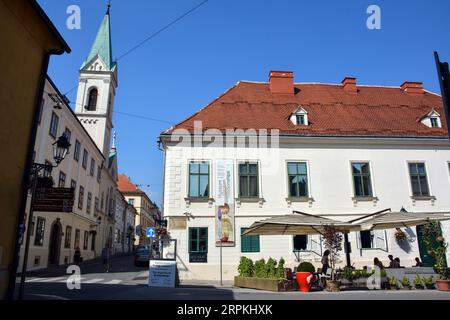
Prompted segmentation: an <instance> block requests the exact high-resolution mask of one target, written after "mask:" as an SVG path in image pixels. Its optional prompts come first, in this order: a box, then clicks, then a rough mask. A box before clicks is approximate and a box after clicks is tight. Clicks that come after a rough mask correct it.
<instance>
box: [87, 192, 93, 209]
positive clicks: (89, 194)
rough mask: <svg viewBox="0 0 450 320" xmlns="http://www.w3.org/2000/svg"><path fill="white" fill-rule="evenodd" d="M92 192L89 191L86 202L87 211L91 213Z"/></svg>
mask: <svg viewBox="0 0 450 320" xmlns="http://www.w3.org/2000/svg"><path fill="white" fill-rule="evenodd" d="M91 203H92V193H90V192H88V194H87V202H86V213H87V214H91Z"/></svg>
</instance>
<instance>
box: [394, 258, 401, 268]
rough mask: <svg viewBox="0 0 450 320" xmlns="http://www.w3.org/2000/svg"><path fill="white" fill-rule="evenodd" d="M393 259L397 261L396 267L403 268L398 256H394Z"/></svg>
mask: <svg viewBox="0 0 450 320" xmlns="http://www.w3.org/2000/svg"><path fill="white" fill-rule="evenodd" d="M394 260H395V261H396V262H397V268H403V267H402V266H401V265H400V258H399V257H397V258H395V259H394Z"/></svg>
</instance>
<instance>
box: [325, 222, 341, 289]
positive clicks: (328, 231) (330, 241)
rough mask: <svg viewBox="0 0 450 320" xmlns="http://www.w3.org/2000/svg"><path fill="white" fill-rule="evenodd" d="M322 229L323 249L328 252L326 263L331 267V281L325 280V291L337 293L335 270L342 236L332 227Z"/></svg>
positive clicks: (338, 285) (337, 284)
mask: <svg viewBox="0 0 450 320" xmlns="http://www.w3.org/2000/svg"><path fill="white" fill-rule="evenodd" d="M323 228H324V233H323V238H324V244H325V249H326V250H328V251H329V255H328V263H329V265H330V267H331V279H327V289H328V291H330V292H337V291H339V290H340V282H339V280H336V272H335V270H336V264H337V262H338V259H339V252H340V251H342V239H343V236H342V234H340V233H339V232H338V231H337V229H336V227H334V226H333V225H324V226H323Z"/></svg>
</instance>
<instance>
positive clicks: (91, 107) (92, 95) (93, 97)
mask: <svg viewBox="0 0 450 320" xmlns="http://www.w3.org/2000/svg"><path fill="white" fill-rule="evenodd" d="M97 97H98V90H97V89H96V88H94V89H91V91H89V99H88V104H87V107H86V108H87V110H88V111H95V110H96V109H97Z"/></svg>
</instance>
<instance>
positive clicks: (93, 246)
mask: <svg viewBox="0 0 450 320" xmlns="http://www.w3.org/2000/svg"><path fill="white" fill-rule="evenodd" d="M95 236H96V234H95V233H93V234H92V239H91V251H95Z"/></svg>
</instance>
